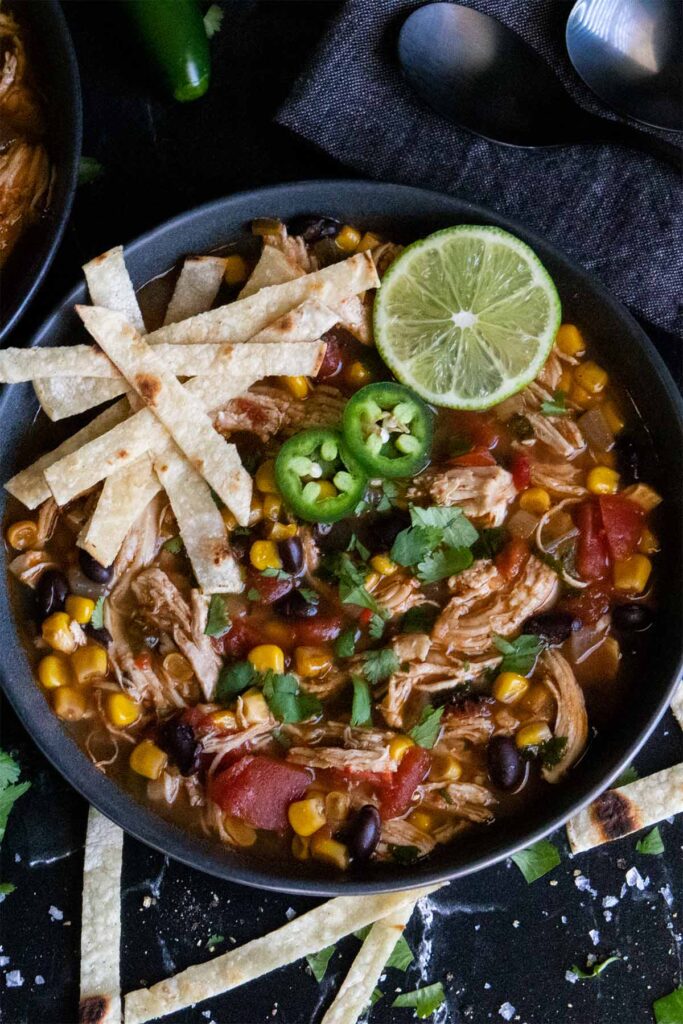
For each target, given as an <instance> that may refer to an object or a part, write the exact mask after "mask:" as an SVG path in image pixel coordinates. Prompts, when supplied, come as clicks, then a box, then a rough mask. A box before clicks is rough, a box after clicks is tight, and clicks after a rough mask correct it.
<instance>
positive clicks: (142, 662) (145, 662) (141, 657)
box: [133, 651, 152, 672]
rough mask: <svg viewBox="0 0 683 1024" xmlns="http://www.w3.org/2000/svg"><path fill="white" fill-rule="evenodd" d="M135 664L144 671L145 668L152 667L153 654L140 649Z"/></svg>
mask: <svg viewBox="0 0 683 1024" xmlns="http://www.w3.org/2000/svg"><path fill="white" fill-rule="evenodd" d="M133 664H134V665H135V667H136V668H139V669H140V671H142V672H144V671H145V669H148V668H151V667H152V655H151V654H150V653H149V651H140V653H139V654H138V656H137V658H136V659H135V661H134V662H133Z"/></svg>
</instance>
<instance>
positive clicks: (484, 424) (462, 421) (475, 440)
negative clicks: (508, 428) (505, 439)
mask: <svg viewBox="0 0 683 1024" xmlns="http://www.w3.org/2000/svg"><path fill="white" fill-rule="evenodd" d="M451 420H452V422H453V424H454V426H455V429H456V432H457V433H463V434H466V435H467V437H469V438H470V439H471V441H472V444H473V445H475V447H477V448H495V447H496V445H497V444H498V442H499V441H500V427H499V425H498V423H497V422H496V420H495V419H493V417H492V416H490V415H487V414H486V413H480V412H467V411H466V410H464V409H461V410H458V411H457V412H453V413H451Z"/></svg>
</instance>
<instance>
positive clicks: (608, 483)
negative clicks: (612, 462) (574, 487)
mask: <svg viewBox="0 0 683 1024" xmlns="http://www.w3.org/2000/svg"><path fill="white" fill-rule="evenodd" d="M586 487H587V488H588V490H589V491H590V492H591V494H616V493H617V491H618V490H619V474H618V473H617V471H616V470H615V469H610V468H609V466H593V468H592V469H591V470H589V472H588V476H587V477H586Z"/></svg>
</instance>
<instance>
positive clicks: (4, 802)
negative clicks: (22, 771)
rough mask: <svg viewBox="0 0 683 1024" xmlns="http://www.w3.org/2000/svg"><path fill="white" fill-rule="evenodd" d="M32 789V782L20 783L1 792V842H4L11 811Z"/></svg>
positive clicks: (6, 787)
mask: <svg viewBox="0 0 683 1024" xmlns="http://www.w3.org/2000/svg"><path fill="white" fill-rule="evenodd" d="M30 788H31V783H30V782H18V783H16V784H15V785H12V786H5V788H4V789H3V790H2V791H0V842H2V839H3V837H4V835H5V829H6V827H7V819H8V818H9V813H10V811H11V810H12V808H13V807H14V804H15V802H16V801H17V800H18V799H19V797H20V796H23V795H24V793H25V792H26V790H27V789H30Z"/></svg>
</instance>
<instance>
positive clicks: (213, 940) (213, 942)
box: [206, 935, 225, 949]
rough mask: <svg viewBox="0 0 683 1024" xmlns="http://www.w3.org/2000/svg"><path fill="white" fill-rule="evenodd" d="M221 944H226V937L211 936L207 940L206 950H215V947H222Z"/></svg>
mask: <svg viewBox="0 0 683 1024" xmlns="http://www.w3.org/2000/svg"><path fill="white" fill-rule="evenodd" d="M221 942H225V937H224V936H223V935H209V937H208V939H207V940H206V948H207V949H213V947H214V946H218V945H220V943H221Z"/></svg>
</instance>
